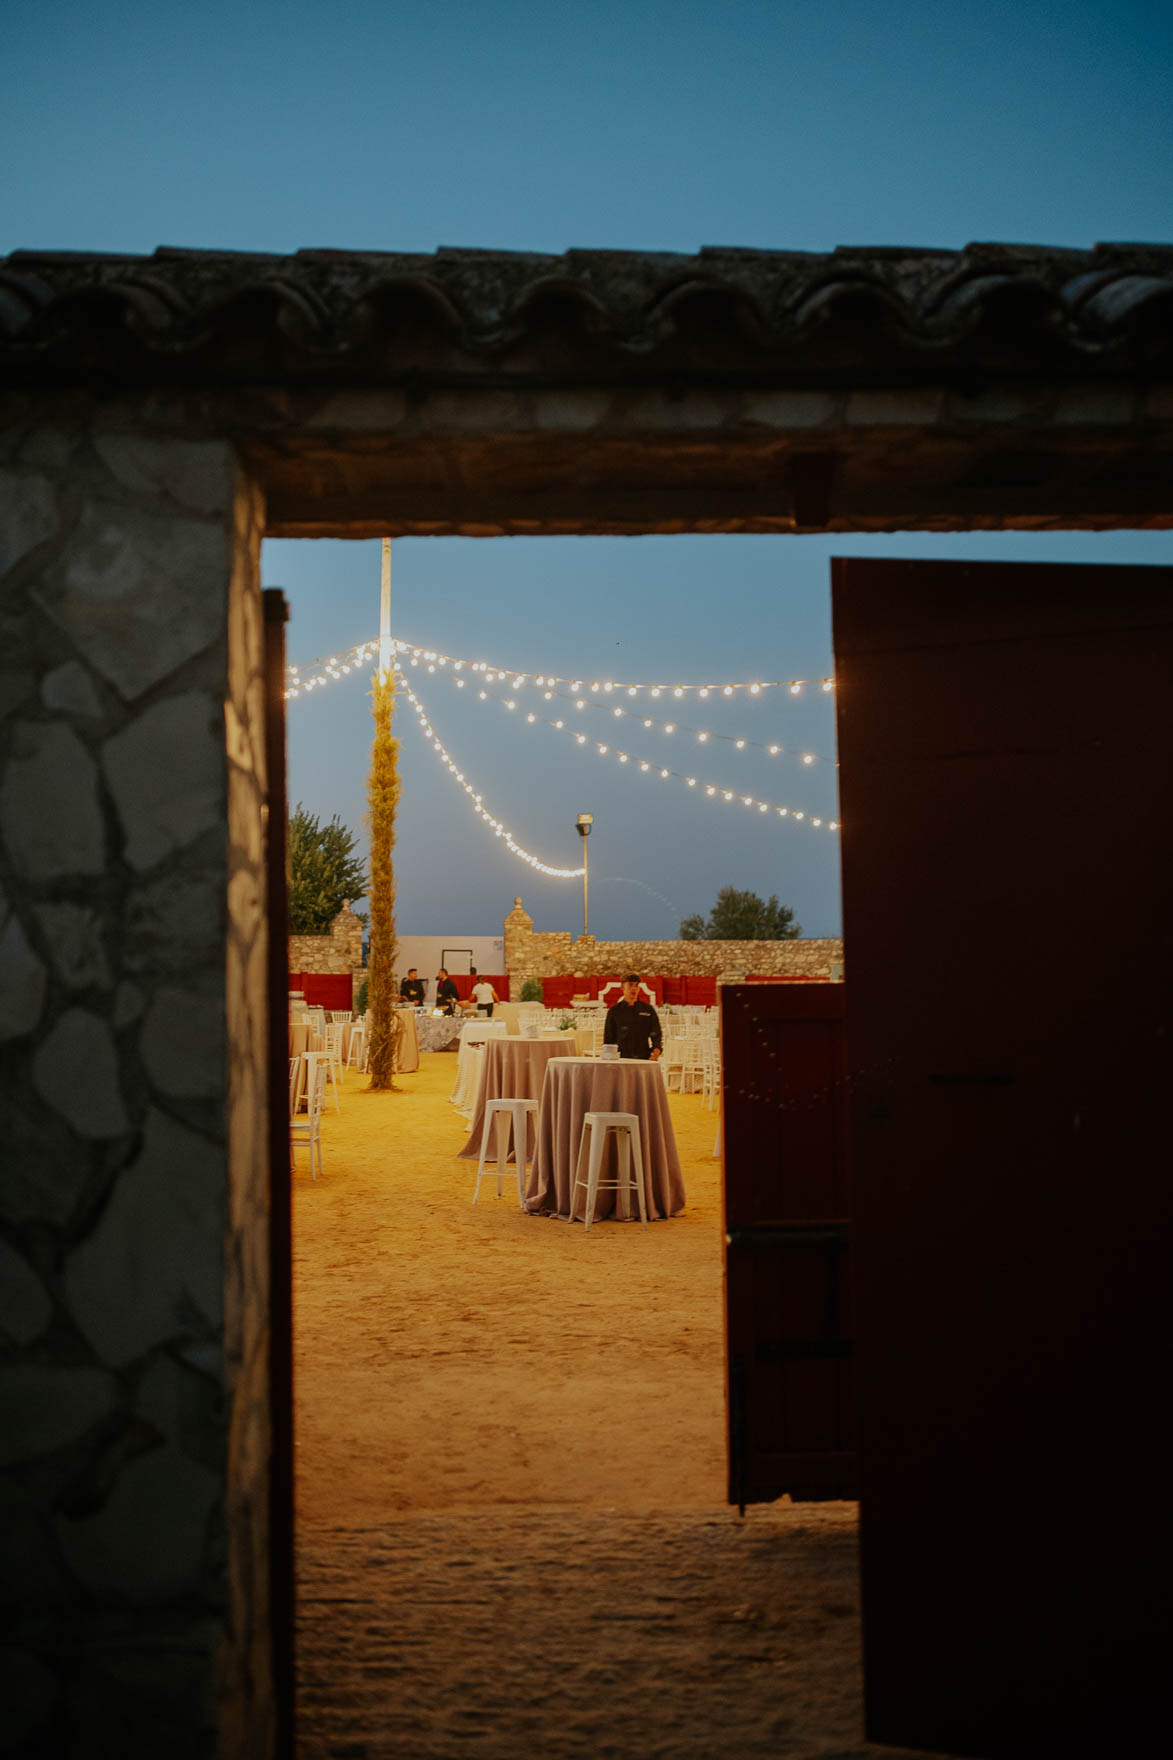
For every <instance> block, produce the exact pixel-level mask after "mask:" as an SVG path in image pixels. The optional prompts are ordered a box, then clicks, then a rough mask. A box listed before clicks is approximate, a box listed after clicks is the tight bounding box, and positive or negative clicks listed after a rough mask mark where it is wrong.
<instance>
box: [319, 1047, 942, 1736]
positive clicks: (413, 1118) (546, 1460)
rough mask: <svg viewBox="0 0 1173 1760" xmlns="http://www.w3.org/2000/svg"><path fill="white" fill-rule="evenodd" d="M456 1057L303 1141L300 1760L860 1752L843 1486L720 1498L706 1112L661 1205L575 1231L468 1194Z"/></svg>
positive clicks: (718, 1341)
mask: <svg viewBox="0 0 1173 1760" xmlns="http://www.w3.org/2000/svg"><path fill="white" fill-rule="evenodd" d="M455 1074H456V1060H455V1058H454V1057H452V1056H451V1055H444V1054H436V1055H432V1056H425V1057H424V1058H423V1059H422V1067H421V1069H420V1071H419V1073H418V1075H415V1076H410V1077H404V1078H402V1083H403V1087H404V1090H405V1092H404V1093H402V1094H399V1095H380V1094H371V1093H369V1092H367V1091H366V1086H365V1079H364V1078H360V1077H357V1076H350V1077H348V1079H347V1082H346V1085H345V1089H344V1092H343V1096H342V1104H343V1112H342V1115H341V1117H335V1116H334V1115H333V1114H332V1113H331V1114H330V1115H329V1116H328V1118H327V1120H326V1125H325V1131H324V1137H325V1172H324V1176H323V1177H322V1178H321V1179H320V1180H318V1181H317V1183H316V1184H311V1182H310V1179H309V1176H308V1173H307V1172H306V1171H305V1159H304V1156H302V1157H301V1158H299V1168H298V1171H297V1173H296V1176H295V1185H294V1313H295V1351H296V1398H297V1406H296V1433H297V1451H296V1462H297V1500H298V1580H299V1613H300V1618H299V1637H298V1674H299V1691H298V1704H299V1711H298V1717H299V1736H298V1753H299V1760H325V1757H327V1756H331V1757H333V1756H343V1755H346V1756H349V1757H350V1760H360V1757H365V1760H383V1757H384V1756H387V1757H388V1760H389V1757H391V1756H411V1757H413V1760H414V1757H416V1756H421V1757H433V1756H435V1757H438V1760H446V1757H448V1756H454V1755H457V1754H462V1755H472V1756H475V1757H476V1760H515V1757H517V1756H522V1755H526V1756H535V1757H537V1760H545V1757H549V1760H579V1757H580V1756H581V1757H583V1760H585V1757H586V1756H588V1755H591V1756H595V1755H600V1756H611V1757H614V1760H637V1757H639V1760H643V1757H644V1756H660V1757H662V1760H677V1757H679V1760H724V1757H725V1756H728V1757H729V1760H758V1757H761V1760H766V1756H769V1757H770V1760H788V1757H798V1756H811V1755H814V1754H818V1755H820V1756H826V1757H828V1760H829V1757H830V1756H831V1755H832V1754H834V1755H837V1756H841V1757H842V1760H848V1756H854V1755H861V1756H862V1755H864V1754H867V1755H869V1756H870V1755H875V1756H877V1760H878V1756H879V1755H880V1754H881V1750H879V1749H871V1748H866V1747H864V1746H861V1745H860V1741H861V1737H860V1731H861V1711H860V1699H859V1667H858V1653H859V1632H858V1614H857V1590H856V1545H855V1509H854V1506H853V1505H845V1504H839V1505H821V1506H812V1505H801V1506H798V1507H791V1506H789V1505H777V1506H773V1507H771V1508H768V1509H760V1510H751V1511H750V1513H749V1516H748V1517H747V1519H746V1520H745V1521H744V1522H742V1521H739V1519H738V1517H737V1515H736V1513H735V1512H732V1511H730V1510H728V1509H727V1508H726V1506H725V1504H724V1407H723V1392H722V1348H723V1346H722V1319H721V1242H720V1187H719V1163H718V1162H717V1161H716V1160H714V1159H713V1156H712V1148H713V1138H714V1134H715V1120H714V1115H713V1114H712V1113H711V1112H707V1111H705V1110H704V1108H703V1107H702V1106H701V1103H700V1101H699V1099H697V1098H695V1097H693V1096H683V1097H676V1096H673V1097H672V1100H671V1107H672V1114H673V1121H674V1126H675V1129H676V1134H677V1141H678V1145H679V1148H680V1152H681V1159H682V1162H683V1166H684V1176H685V1186H686V1190H687V1193H688V1205H687V1209H686V1211H685V1214H684V1215H683V1216H681V1217H679V1218H675V1219H673V1220H671V1221H667V1222H659V1223H653V1224H652V1225H651V1227H650V1228H649V1230H648V1231H647V1233H646V1234H645V1233H644V1232H643V1231H642V1230H641V1229H640V1228H639V1227H638V1226H637V1225H635V1224H622V1223H606V1224H601V1225H600V1226H599V1227H597V1228H593V1229H592V1230H591V1232H590V1234H589V1235H587V1234H586V1233H585V1232H584V1230H583V1229H582V1227H581V1226H580V1225H577V1224H575V1225H571V1224H567V1223H564V1222H558V1221H556V1220H552V1219H549V1218H544V1217H536V1216H528V1215H523V1214H522V1213H521V1212H520V1211H519V1210H518V1208H517V1202H516V1198H515V1197H511V1196H509V1188H508V1186H507V1187H506V1196H505V1197H503V1198H501V1199H497V1198H496V1197H495V1195H493V1196H487V1195H486V1191H487V1188H482V1197H481V1201H480V1203H479V1204H478V1205H477V1206H476V1207H475V1208H474V1207H473V1205H472V1192H473V1186H474V1182H475V1163H472V1162H467V1161H460V1160H458V1159H457V1158H456V1156H457V1151H458V1149H459V1148H460V1147H461V1145H462V1143H463V1141H464V1138H465V1128H464V1125H463V1122H462V1121H461V1120H460V1118H459V1117H458V1116H457V1115H456V1114H455V1113H454V1112H453V1111H452V1109H451V1107H450V1106H449V1105H448V1104H447V1094H448V1092H449V1090H450V1088H451V1086H452V1083H453V1081H454V1080H455ZM922 1760H924V1757H922Z"/></svg>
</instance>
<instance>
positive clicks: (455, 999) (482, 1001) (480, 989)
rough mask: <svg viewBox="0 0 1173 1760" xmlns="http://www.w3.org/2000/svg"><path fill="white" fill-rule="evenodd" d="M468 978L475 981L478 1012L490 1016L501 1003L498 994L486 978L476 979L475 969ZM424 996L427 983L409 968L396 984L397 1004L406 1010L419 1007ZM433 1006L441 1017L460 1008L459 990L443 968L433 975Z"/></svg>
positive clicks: (474, 992)
mask: <svg viewBox="0 0 1173 1760" xmlns="http://www.w3.org/2000/svg"><path fill="white" fill-rule="evenodd" d="M469 975H470V976H471V977H473V978H474V979H476V982H475V983H474V984H473V987H472V995H473V1000H474V1002H475V1003H476V1005H477V1013H478V1014H483V1015H486V1016H488V1015H491V1014H492V1012H493V1004H494V1003H495V1002H497V1001H499V1000H500V998H499V997H498V995H497V992H496V991H495V990H494V989H493V986H492V985H491V984H490V983H489V982H488V981H487V980H486V979H484V978H477V969H476V967H475V966H472V967H470V974H469ZM427 993H428V987H427V984H426V983H425V981H424V979H423V978H421V977H420V975H419V971H418V969H417V968H416V967H415V966H409V967H408V970H407V976H406V978H404V979H403V980H402V981H401V983H400V985H399V1000H400V1002H401V1003H403V1004H404V1006H405V1007H407V1008H422V1007H423V1006H424V1001H425V998H426V996H427ZM435 1006H436V1007H437V1008H438V1009H440V1010H442V1012H443V1013H444V1014H455V1013H456V1010H457V1009H458V1008H459V1006H460V991H459V990H458V989H457V987H456V981H455V979H453V978H452V977H450V976H449V974H448V971H447V970H446V968H445V967H444V966H441V967H440V970H439V971H438V972H437V973H436V1002H435Z"/></svg>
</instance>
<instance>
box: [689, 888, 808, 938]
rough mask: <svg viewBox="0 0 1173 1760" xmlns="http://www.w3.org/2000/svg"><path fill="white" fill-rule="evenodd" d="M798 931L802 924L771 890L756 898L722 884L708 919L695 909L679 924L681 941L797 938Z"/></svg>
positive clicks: (799, 931)
mask: <svg viewBox="0 0 1173 1760" xmlns="http://www.w3.org/2000/svg"><path fill="white" fill-rule="evenodd" d="M801 934H802V924H801V923H796V922H795V920H794V912H793V911H792V910H791V909H790V906H789V905H785V904H779V903H778V900H777V897H776V896H775V894H774V893H771V894H770V896H769V898H759V897H758V895H757V893H756V892H738V890H737V888H736V887H735V886H722V888H721V890H720V892H719V893H718V894H717V902H716V904H715V905H714V906H713V908H712V910H711V911H710V912H709V915H708V920H707V921H706V919H705V918H704V917H702V916H701V915H700V913H699V912H697V914H696V915H695V916H691V917H685V919H684V921H683V922H682V923H681V925H680V939H681V940H682V941H797V940H798V938H799V936H800V935H801Z"/></svg>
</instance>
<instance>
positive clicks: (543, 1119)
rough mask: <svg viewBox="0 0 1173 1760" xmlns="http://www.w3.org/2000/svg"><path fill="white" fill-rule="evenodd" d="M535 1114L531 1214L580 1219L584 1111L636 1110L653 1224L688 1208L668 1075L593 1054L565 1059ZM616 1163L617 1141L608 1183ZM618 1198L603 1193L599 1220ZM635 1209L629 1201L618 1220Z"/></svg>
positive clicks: (607, 1167)
mask: <svg viewBox="0 0 1173 1760" xmlns="http://www.w3.org/2000/svg"><path fill="white" fill-rule="evenodd" d="M541 1100H542V1104H541V1111H540V1113H539V1116H538V1152H537V1155H536V1156H535V1157H534V1166H533V1171H532V1172H531V1174H530V1177H529V1182H528V1185H527V1188H526V1197H525V1207H526V1209H527V1210H541V1211H544V1212H546V1214H548V1215H554V1216H561V1217H564V1218H565V1219H566V1220H567V1221H572V1220H574V1219H575V1218H578V1219H580V1220H581V1218H582V1215H583V1211H584V1207H585V1201H586V1191H585V1189H583V1190H580V1191H578V1192H576V1193H574V1197H573V1207H572V1203H571V1188H572V1185H573V1181H574V1169H575V1163H576V1162H577V1160H578V1145H579V1139H580V1137H581V1136H582V1120H583V1114H584V1113H587V1112H634V1113H635V1115H636V1117H637V1118H638V1119H639V1135H640V1149H641V1151H642V1153H643V1164H644V1192H645V1196H646V1200H647V1207H648V1220H649V1221H652V1220H654V1219H655V1218H657V1217H663V1216H678V1215H679V1214H680V1212H681V1211H682V1210H683V1209H684V1175H683V1174H682V1173H681V1171H680V1157H679V1155H678V1154H677V1152H676V1135H675V1132H674V1131H673V1129H672V1115H671V1113H670V1112H669V1110H668V1096H667V1094H666V1092H665V1090H664V1078H663V1076H662V1075H661V1074H660V1071H659V1068H658V1066H657V1065H656V1064H654V1063H644V1062H642V1061H641V1060H640V1059H638V1058H634V1057H630V1058H629V1057H621V1058H616V1059H615V1060H614V1062H603V1061H601V1060H600V1059H598V1058H594V1057H565V1058H562V1059H561V1060H560V1061H559V1062H558V1063H555V1064H551V1065H550V1067H549V1068H548V1069H547V1071H546V1079H545V1083H544V1085H543V1088H542V1096H541ZM617 1164H618V1160H617V1155H616V1150H615V1143H614V1138H612V1139H611V1141H610V1142H609V1143H608V1145H607V1154H606V1158H605V1160H604V1162H603V1175H602V1177H603V1178H604V1179H614V1178H615V1169H616V1166H617ZM615 1198H616V1193H615V1192H614V1191H600V1193H599V1196H598V1200H597V1204H596V1209H595V1215H596V1217H601V1216H609V1215H611V1214H612V1212H613V1211H614V1209H615ZM628 1209H630V1198H627V1199H626V1200H625V1204H624V1208H623V1209H621V1211H620V1215H623V1214H625V1212H626V1211H627V1210H628Z"/></svg>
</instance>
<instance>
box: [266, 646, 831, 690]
mask: <svg viewBox="0 0 1173 1760" xmlns="http://www.w3.org/2000/svg"><path fill="white" fill-rule="evenodd" d="M391 647H392V651H393V653H395V654H404V655H406V656H407V657H408V660H409V663H410V664H411V665H412V666H415V667H418V666H419V664H420V662H421V661H422V662H423V664H424V666H425V667H426V669H427V670H428V671H429V672H432V673H435V672H436V671H437V670H438V669H439V668H444V667H448V666H451V667H452V668H453V669H454V670H456V671H463V670H465V669H466V668H467V669H468V670H469V671H470V672H477V673H480V674H481V675H482V676H483V677H484V678H485V679H486V680H487V681H488V682H489V683H490V684H494V683H497V682H502V683H503V682H504V681H505V680H506V679H510V678H511V679H512V680H513V689H514V690H515V691H519V690H521V689H522V688H523V686H525V685H530V684H532V685H535V686H537V687H538V688H539V689H541V688H549V687H551V686H553V685H559V684H564V685H567V686H569V689H570V691H571V693H572V694H577V692H579V691H580V690H582V688H583V681H582V679H581V678H576V679H569V678H564V677H562V676H561V675H560V674H558V673H554V672H537V673H533V672H525V671H523V670H522V669H521V668H520V667H515V666H509V667H505V666H497V665H494V664H492V663H491V662H489V661H486V660H467V659H462V658H460V657H458V656H457V655H454V654H441V653H440V652H439V651H438V650H437V649H435V648H420V647H417V646H416V645H415V644H414V643H412V642H407V641H403V640H401V639H400V638H399V637H395V638H394V639H393V640H392V643H391ZM378 653H379V642H378V639H377V638H376V639H375V640H373V641H369V642H357V643H356V644H355V646H354V647H353V648H348V649H347V650H346V651H345V653H343V654H342V655H341V656H339V655H337V654H335V655H332V656H331V657H330V658H329V659H328V660H326V659H322V658H320V657H319V658H318V659H316V660H314V661H313V662H312V664H311V666H310V667H309V668H307V669H306V672H305V676H304V677H303V676H302V669H301V668H300V667H298V666H296V665H290V666H288V667H286V676H287V683H288V688H287V690H286V692H285V695H286V696H287V697H296V696H298V695H299V694H300V693H301V692H303V691H304V692H306V693H307V694H308V692H309V691H311V690H320V689H321V688H322V686H323V685H325V684H328V683H329V682H330V680H331V679H338V678H342V677H344V676H345V675H346V674H347V673H349V672H352V671H354V670H355V668H356V667H361V666H362V665H363V664H364V662H365V661H366V660H368V659H375V658H377V656H378ZM815 684H817V685H818V686H819V688H820V690H822V691H832V690H834V688H835V681H834V679H833V678H821V679H814V678H791V679H779V678H774V679H758V680H746V681H739V682H737V683H735V684H724V685H721V684H685V683H680V684H664V683H657V684H649V683H646V682H642V681H637V682H634V683H633V682H630V681H628V680H616V679H605V680H602V681H599V680H595V681H594V682H593V683H592V684H591V686H590V688H591V690H592V691H595V692H599V691H602V692H603V694H604V695H610V694H612V693H614V692H615V691H624V692H626V694H627V695H628V696H629V697H636V696H638V695H639V693H640V691H647V692H648V693H649V694H650V695H651V696H652V697H656V698H659V697H661V696H663V695H664V694H665V693H666V692H669V693H671V695H672V696H674V697H683V696H684V695H685V694H686V692H688V691H695V692H696V693H697V695H698V696H699V697H701V698H707V697H708V696H709V695H710V694H711V693H712V692H714V691H716V692H718V693H720V694H721V695H723V696H726V697H731V696H733V695H734V693H735V692H736V691H746V692H747V693H748V694H749V695H750V696H753V697H757V696H760V695H761V694H762V692H763V691H772V690H783V689H784V690H787V691H789V692H790V694H791V695H792V696H798V695H799V694H800V693H801V692H802V690H803V688H804V686H806V685H815Z"/></svg>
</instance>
